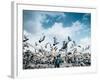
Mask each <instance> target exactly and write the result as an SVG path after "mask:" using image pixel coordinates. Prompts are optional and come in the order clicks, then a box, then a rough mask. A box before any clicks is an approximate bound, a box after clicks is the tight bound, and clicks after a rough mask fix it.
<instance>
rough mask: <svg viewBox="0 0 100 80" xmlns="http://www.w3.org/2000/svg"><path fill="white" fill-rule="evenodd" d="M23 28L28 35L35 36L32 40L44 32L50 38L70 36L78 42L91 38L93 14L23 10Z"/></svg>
mask: <svg viewBox="0 0 100 80" xmlns="http://www.w3.org/2000/svg"><path fill="white" fill-rule="evenodd" d="M23 29H24V32H25V33H27V35H28V34H30V35H28V36H31V37H30V38H32V37H35V38H32V39H31V40H35V39H36V36H41V34H42V33H44V34H46V35H47V36H48V37H49V38H51V37H54V36H56V37H58V38H59V40H60V39H61V41H62V40H64V39H66V38H67V36H70V37H71V38H72V39H73V40H75V41H76V42H77V43H78V42H81V41H82V40H88V39H89V40H90V36H91V14H90V13H77V12H49V11H48V12H46V11H34V10H23ZM38 38H39V37H37V39H38ZM48 41H50V39H49V40H48ZM83 42H84V41H83ZM87 42H88V41H87Z"/></svg>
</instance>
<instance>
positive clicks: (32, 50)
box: [23, 35, 91, 69]
mask: <svg viewBox="0 0 100 80" xmlns="http://www.w3.org/2000/svg"><path fill="white" fill-rule="evenodd" d="M45 38H46V36H45V35H43V36H42V37H41V38H40V40H38V41H37V42H35V45H32V44H30V43H29V42H28V41H29V39H28V38H27V37H26V36H25V35H24V38H23V69H41V68H59V67H62V68H64V67H76V66H90V65H91V53H90V45H87V46H86V47H82V46H81V45H77V44H76V42H75V41H73V40H71V38H70V36H68V37H67V38H68V41H63V42H62V43H63V45H62V47H61V48H60V49H58V47H57V45H58V44H59V42H58V41H57V38H56V37H53V43H50V42H48V43H46V44H45V46H44V47H43V46H42V45H40V44H41V43H42V42H44V41H45ZM48 45H49V47H50V51H48V50H47V47H48ZM38 46H39V47H38Z"/></svg>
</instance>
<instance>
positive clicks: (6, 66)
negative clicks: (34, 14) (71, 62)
mask: <svg viewBox="0 0 100 80" xmlns="http://www.w3.org/2000/svg"><path fill="white" fill-rule="evenodd" d="M24 1H25V0H24ZM34 1H37V3H43V4H44V3H46V4H47V3H49V4H59V5H62V4H63V5H66V4H67V2H66V1H67V0H34ZM61 1H62V2H61ZM69 1H70V0H69ZM72 1H73V5H84V6H85V5H86V6H97V22H98V26H95V28H97V31H95V32H96V33H97V34H98V35H97V36H94V38H95V39H96V41H97V43H98V44H96V48H97V49H96V50H97V51H96V52H98V53H97V54H98V72H97V73H95V74H94V73H89V74H88V73H87V74H72V75H71V74H69V75H64V76H55V77H49V78H48V77H45V78H39V77H38V78H36V79H34V80H100V77H99V76H100V69H99V67H100V62H99V61H100V59H99V58H100V49H99V48H100V37H99V34H100V26H99V25H100V22H99V21H100V5H99V3H100V2H99V0H98V1H97V0H88V1H90V2H87V0H83V2H85V1H86V2H87V3H78V4H74V3H75V1H77V0H72ZM80 1H81V0H80ZM80 1H79V2H80ZM10 60H11V0H0V80H11V78H10V70H11V69H10V67H11V66H10V64H11V61H10ZM22 80H23V79H22ZM25 80H33V79H25Z"/></svg>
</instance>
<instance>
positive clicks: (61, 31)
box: [25, 18, 83, 49]
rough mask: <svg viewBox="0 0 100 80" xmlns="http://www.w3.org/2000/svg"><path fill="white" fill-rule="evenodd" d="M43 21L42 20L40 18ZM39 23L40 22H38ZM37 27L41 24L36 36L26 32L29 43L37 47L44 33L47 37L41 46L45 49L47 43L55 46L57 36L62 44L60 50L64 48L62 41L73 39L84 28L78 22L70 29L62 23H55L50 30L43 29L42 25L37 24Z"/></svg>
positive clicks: (59, 45) (59, 46)
mask: <svg viewBox="0 0 100 80" xmlns="http://www.w3.org/2000/svg"><path fill="white" fill-rule="evenodd" d="M40 20H41V18H40ZM37 22H38V21H37ZM36 24H37V25H39V24H40V26H38V29H35V30H36V33H35V34H34V33H33V34H30V33H29V34H28V32H27V31H25V33H26V34H27V35H28V37H29V43H30V44H32V45H35V42H37V43H38V41H39V39H40V37H41V36H42V33H44V35H45V36H46V38H45V41H43V42H42V43H41V44H40V45H42V46H43V47H44V46H45V44H46V43H48V42H50V43H52V44H53V37H54V36H56V37H57V40H58V42H60V43H59V44H58V49H60V48H61V47H62V41H64V40H67V37H68V36H70V37H73V36H75V34H76V33H77V32H79V31H80V30H81V29H83V28H82V24H81V23H80V22H79V21H76V22H74V23H73V24H72V26H70V27H63V24H62V23H55V24H54V25H53V26H52V27H50V28H48V29H43V28H42V29H41V27H42V26H41V25H42V24H41V23H40V22H39V23H36Z"/></svg>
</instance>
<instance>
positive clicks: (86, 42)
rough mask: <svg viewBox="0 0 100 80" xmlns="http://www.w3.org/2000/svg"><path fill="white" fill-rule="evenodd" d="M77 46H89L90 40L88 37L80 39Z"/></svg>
mask: <svg viewBox="0 0 100 80" xmlns="http://www.w3.org/2000/svg"><path fill="white" fill-rule="evenodd" d="M79 44H80V45H83V46H88V45H91V39H90V37H85V38H82V39H80V42H79Z"/></svg>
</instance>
